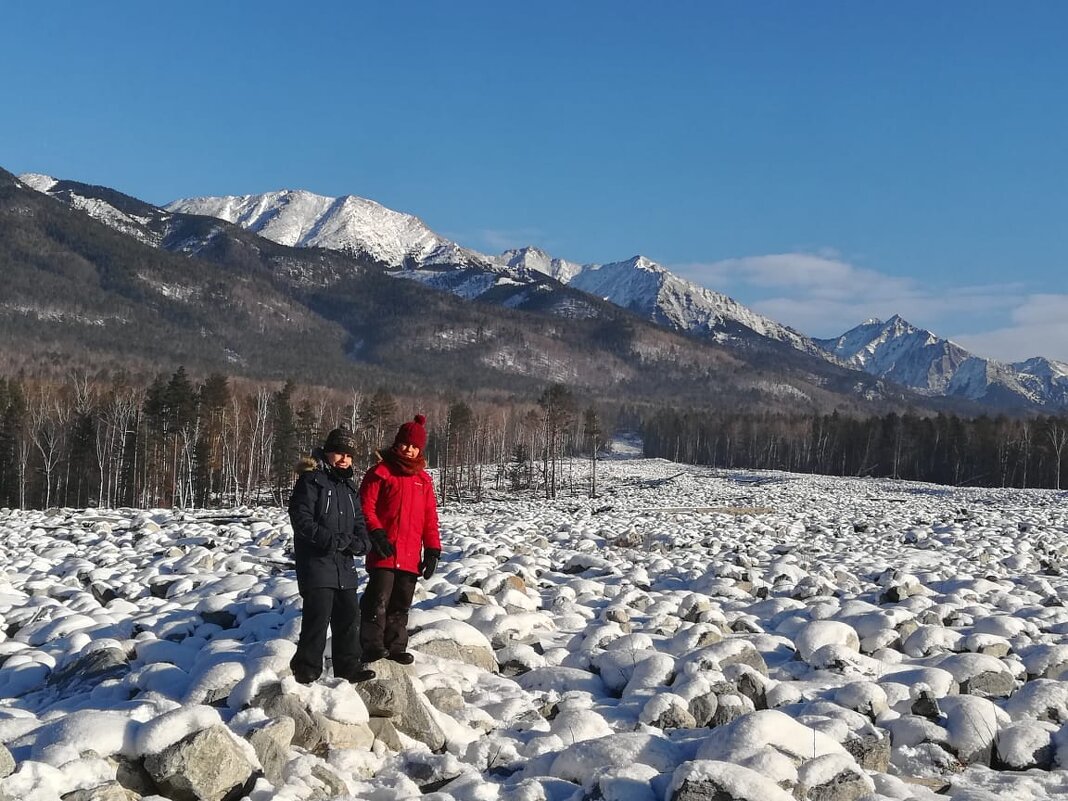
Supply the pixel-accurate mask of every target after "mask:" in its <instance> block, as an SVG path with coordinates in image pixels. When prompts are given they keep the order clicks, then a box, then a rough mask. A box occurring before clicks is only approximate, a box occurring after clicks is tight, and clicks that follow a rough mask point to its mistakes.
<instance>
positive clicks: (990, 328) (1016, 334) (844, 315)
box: [671, 250, 1068, 361]
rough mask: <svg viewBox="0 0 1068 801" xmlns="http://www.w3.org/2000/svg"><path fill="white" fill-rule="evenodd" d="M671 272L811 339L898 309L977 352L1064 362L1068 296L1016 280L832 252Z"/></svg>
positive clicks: (752, 258) (679, 268)
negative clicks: (950, 277) (901, 272)
mask: <svg viewBox="0 0 1068 801" xmlns="http://www.w3.org/2000/svg"><path fill="white" fill-rule="evenodd" d="M671 269H672V270H673V271H675V272H677V273H678V274H679V275H682V276H684V277H686V278H688V279H689V280H691V281H694V282H695V283H698V284H701V285H702V286H706V287H709V288H710V289H714V290H716V291H719V292H725V293H727V294H729V295H732V296H734V297H735V298H736V299H737V300H739V301H740V302H742V303H744V304H746V305H748V306H750V307H751V308H753V309H755V310H756V311H758V312H760V313H761V314H765V315H767V316H768V317H771V318H772V319H774V320H777V321H779V322H781V323H785V324H787V325H789V326H792V327H793V328H796V329H797V330H799V331H801V332H803V333H805V334H808V335H810V336H816V337H831V336H837V335H839V334H841V333H843V332H845V331H847V330H849V329H850V328H852V327H854V326H855V325H858V324H859V323H861V322H863V321H864V320H866V319H868V318H871V317H878V318H880V319H884V320H885V319H887V318H888V317H891V316H893V315H894V314H900V315H901V316H902V317H904V318H905V319H906V320H908V321H909V322H911V323H912V324H914V325H917V326H920V327H922V328H927V329H929V330H931V331H933V332H935V333H936V334H938V335H939V336H947V337H950V338H952V339H953V340H954V341H955V342H958V343H959V344H960V345H961V346H962V347H965V348H968V349H969V350H972V351H973V352H975V353H976V354H978V355H981V356H989V357H993V358H997V359H1002V360H1009V361H1019V360H1022V359H1025V358H1028V357H1030V356H1035V355H1042V356H1047V357H1049V358H1055V359H1059V360H1062V361H1063V360H1066V359H1068V323H1066V322H1065V321H1066V320H1068V295H1038V294H1033V293H1030V292H1028V291H1027V288H1026V287H1025V285H1023V284H1021V283H1003V284H966V285H962V286H946V285H934V284H931V283H928V282H924V281H921V280H918V279H916V278H911V277H903V276H893V275H888V274H886V273H882V272H879V271H877V270H872V269H869V268H866V267H858V266H856V265H854V264H850V263H849V262H848V261H845V260H844V259H842V258H841V256H840V255H839V254H838V253H836V252H835V251H829V250H823V251H820V252H819V253H818V254H813V253H776V254H770V255H765V256H749V257H744V258H737V259H726V260H723V261H717V262H713V263H709V264H685V265H676V266H674V267H672V268H671ZM957 331H968V332H971V333H967V334H953V332H957Z"/></svg>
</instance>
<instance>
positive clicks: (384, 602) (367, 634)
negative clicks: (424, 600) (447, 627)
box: [360, 567, 419, 659]
mask: <svg viewBox="0 0 1068 801" xmlns="http://www.w3.org/2000/svg"><path fill="white" fill-rule="evenodd" d="M367 577H368V579H367V587H366V589H364V591H363V598H361V599H360V645H361V646H362V648H363V652H364V654H365V655H366V657H367V659H372V658H377V657H381V656H386V655H389V654H400V653H403V652H404V651H405V650H407V648H408V610H409V609H411V606H412V596H413V595H415V584H416V581H417V580H418V579H419V576H417V575H416V574H415V573H407V572H405V571H403V570H393V569H391V568H385V567H375V568H371V569H370V570H368V571H367Z"/></svg>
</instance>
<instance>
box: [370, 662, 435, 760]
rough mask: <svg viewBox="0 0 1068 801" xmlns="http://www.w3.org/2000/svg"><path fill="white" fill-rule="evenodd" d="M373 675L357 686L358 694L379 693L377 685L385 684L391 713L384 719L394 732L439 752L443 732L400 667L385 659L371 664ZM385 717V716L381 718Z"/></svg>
mask: <svg viewBox="0 0 1068 801" xmlns="http://www.w3.org/2000/svg"><path fill="white" fill-rule="evenodd" d="M371 667H372V668H373V670H374V671H375V673H376V674H377V676H376V677H375V678H374V679H372V680H371V681H368V682H363V683H361V684H360V685H358V687H357V692H359V693H360V694H361V695H363V694H364V693H367V694H368V695H374V694H380V693H379V687H378V685H381V684H383V683H384V684H387V685H388V686H389V688H390V689H391V691H392V695H393V702H394V703H393V706H392V709H393V714H392V715H390V716H388V717H389V721H390V723H392V724H393V725H394V726H395V727H396V729H397V731H399V732H401V733H403V734H406V735H408V736H409V737H411V738H412V739H414V740H418V741H419V742H421V743H424V744H425V745H426V746H427V747H428V748H430V750H431V751H440V750H441V749H442V748H444V746H445V732H443V731H442V730H441V727H440V726H439V725H438V723H437V720H436V719H435V718H434V714H433V711H432V710H433V706H432V705H431V703H430V702H429V701H428V700H427V699H426V696H425V695H423V693H422V692H420V691H419V690H417V689H416V687H415V684H414V683H413V682H412V679H411V676H409V675H408V671H407V670H405V669H404V667H403V666H402V665H398V664H397V663H396V662H392V661H390V660H388V659H380V660H378V661H377V662H372V663H371ZM382 717H386V716H382Z"/></svg>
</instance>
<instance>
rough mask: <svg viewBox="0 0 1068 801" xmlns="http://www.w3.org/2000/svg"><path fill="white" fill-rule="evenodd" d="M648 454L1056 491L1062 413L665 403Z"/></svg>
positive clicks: (1065, 437)
mask: <svg viewBox="0 0 1068 801" xmlns="http://www.w3.org/2000/svg"><path fill="white" fill-rule="evenodd" d="M642 434H643V439H644V443H645V454H646V455H647V456H658V457H662V458H666V459H673V460H675V461H681V462H689V463H693V464H707V465H714V466H717V467H725V468H757V469H770V470H787V471H792V472H801V473H822V474H826V475H839V476H879V477H890V478H900V479H908V480H914V481H928V482H933V483H936V484H949V485H962V484H967V485H974V486H986V487H1024V488H1026V487H1033V488H1052V489H1058V490H1059V489H1061V481H1062V471H1063V469H1064V466H1065V458H1066V457H1068V417H1066V416H1045V417H1030V418H1011V417H1006V416H997V417H989V416H980V417H976V418H970V419H969V418H961V417H957V416H954V415H946V414H938V415H935V416H919V415H912V414H904V415H899V414H896V413H890V414H887V415H885V416H882V417H869V418H863V419H861V418H853V417H848V416H844V415H839V414H838V413H834V414H829V415H820V416H815V417H814V416H811V415H788V414H762V415H753V414H745V413H732V412H715V411H711V412H708V411H702V412H679V411H675V410H662V411H658V412H657V413H655V414H653V415H651V416H649V417H647V418H646V419H645V420H644V422H643V425H642Z"/></svg>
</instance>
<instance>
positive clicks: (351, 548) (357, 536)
mask: <svg viewBox="0 0 1068 801" xmlns="http://www.w3.org/2000/svg"><path fill="white" fill-rule="evenodd" d="M369 550H371V542H370V540H369V539H368V538H367V535H366V534H364V533H363V532H362V531H357V532H356V533H354V534H353V535H352V537H351V538H350V539H349V541H348V542H347V543H346V544H345V547H344V548H342V549H341V552H342V553H346V554H348V555H349V556H363V555H364V554H365V553H367V552H368V551H369Z"/></svg>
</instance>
